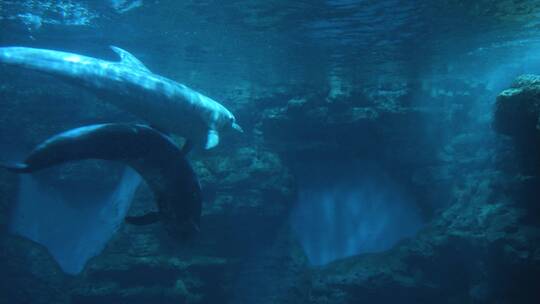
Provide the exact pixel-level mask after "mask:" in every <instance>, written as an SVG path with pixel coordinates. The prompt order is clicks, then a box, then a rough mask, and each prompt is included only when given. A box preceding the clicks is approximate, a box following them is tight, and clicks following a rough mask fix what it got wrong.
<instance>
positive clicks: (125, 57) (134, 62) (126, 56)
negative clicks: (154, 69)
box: [111, 45, 150, 73]
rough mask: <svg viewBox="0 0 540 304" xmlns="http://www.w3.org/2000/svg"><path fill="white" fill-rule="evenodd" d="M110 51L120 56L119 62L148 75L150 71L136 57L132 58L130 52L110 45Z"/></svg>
mask: <svg viewBox="0 0 540 304" xmlns="http://www.w3.org/2000/svg"><path fill="white" fill-rule="evenodd" d="M111 49H112V50H113V51H114V52H115V53H116V54H117V55H118V56H120V62H121V63H122V64H125V65H129V66H132V67H134V68H137V69H139V70H143V71H145V72H148V73H150V70H149V69H148V68H147V67H146V66H145V65H144V64H143V63H142V62H141V61H140V60H139V59H137V57H135V56H133V55H132V54H131V53H130V52H128V51H126V50H124V49H121V48H119V47H117V46H113V45H111Z"/></svg>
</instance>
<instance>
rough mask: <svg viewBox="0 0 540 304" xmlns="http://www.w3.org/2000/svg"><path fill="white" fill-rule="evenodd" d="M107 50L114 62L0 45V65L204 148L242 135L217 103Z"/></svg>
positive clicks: (120, 52) (130, 57)
mask: <svg viewBox="0 0 540 304" xmlns="http://www.w3.org/2000/svg"><path fill="white" fill-rule="evenodd" d="M111 48H112V50H113V51H114V52H116V54H118V56H120V61H117V62H112V61H106V60H102V59H97V58H92V57H87V56H82V55H79V54H74V53H67V52H60V51H54V50H46V49H36V48H27V47H1V48H0V63H4V64H7V65H13V66H18V67H21V68H25V69H30V70H35V71H39V72H43V73H47V74H50V75H53V76H56V77H59V78H61V79H64V80H66V81H68V82H70V83H74V84H76V85H79V86H82V87H84V88H87V89H90V90H91V91H92V92H94V93H96V94H97V95H98V96H99V97H101V99H102V100H103V101H105V102H108V103H111V104H113V105H115V106H116V107H118V108H120V109H123V110H125V111H127V112H130V113H132V114H134V115H135V116H138V117H140V118H141V119H143V120H145V121H147V122H148V123H150V124H151V125H152V126H155V127H157V128H158V129H160V130H164V131H167V132H171V133H175V134H178V135H181V136H183V137H185V138H188V139H190V140H193V141H194V142H195V143H199V144H200V145H204V147H205V148H206V149H211V148H213V147H215V146H217V145H218V143H219V133H218V131H220V130H224V129H234V130H237V131H240V132H242V128H241V127H240V126H239V125H238V124H237V123H236V118H235V117H234V115H233V114H232V113H231V112H230V111H229V110H227V109H226V108H225V107H224V106H223V105H221V104H220V103H218V102H217V101H215V100H213V99H211V98H209V97H207V96H204V95H202V94H201V93H198V92H196V91H194V90H192V89H190V88H188V87H187V86H185V85H183V84H180V83H178V82H176V81H173V80H170V79H167V78H165V77H162V76H160V75H156V74H154V73H152V72H150V70H148V68H146V67H145V66H144V65H143V64H142V63H141V61H139V60H138V59H137V58H135V56H133V55H132V54H130V53H128V52H127V51H125V50H123V49H121V48H118V47H114V46H111Z"/></svg>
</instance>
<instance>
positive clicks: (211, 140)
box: [204, 129, 219, 150]
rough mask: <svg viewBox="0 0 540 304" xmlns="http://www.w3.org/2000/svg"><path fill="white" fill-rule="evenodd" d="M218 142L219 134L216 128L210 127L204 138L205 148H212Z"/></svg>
mask: <svg viewBox="0 0 540 304" xmlns="http://www.w3.org/2000/svg"><path fill="white" fill-rule="evenodd" d="M218 144H219V134H218V132H217V131H216V130H214V129H210V130H208V137H207V138H206V146H205V147H204V148H205V149H207V150H208V149H212V148H213V147H215V146H217V145H218Z"/></svg>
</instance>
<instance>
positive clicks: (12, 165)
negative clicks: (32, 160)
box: [0, 162, 30, 173]
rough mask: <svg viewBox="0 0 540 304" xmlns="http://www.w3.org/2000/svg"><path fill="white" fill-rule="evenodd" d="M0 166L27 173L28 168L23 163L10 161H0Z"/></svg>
mask: <svg viewBox="0 0 540 304" xmlns="http://www.w3.org/2000/svg"><path fill="white" fill-rule="evenodd" d="M0 168H3V169H6V170H9V171H11V172H15V173H28V172H30V168H29V167H28V165H27V164H25V163H10V162H0Z"/></svg>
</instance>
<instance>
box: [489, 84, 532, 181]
mask: <svg viewBox="0 0 540 304" xmlns="http://www.w3.org/2000/svg"><path fill="white" fill-rule="evenodd" d="M494 126H495V130H496V131H497V132H499V133H501V134H504V135H508V136H510V137H511V138H512V139H513V140H514V142H515V143H516V146H517V149H518V151H519V152H520V153H521V155H522V165H524V166H526V167H528V168H529V171H536V172H537V173H538V172H539V170H540V76H537V75H523V76H520V77H519V78H518V79H517V80H516V81H515V82H514V83H513V84H512V87H511V88H509V89H507V90H504V91H503V92H502V93H501V94H500V95H499V96H498V97H497V103H496V107H495V122H494Z"/></svg>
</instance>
